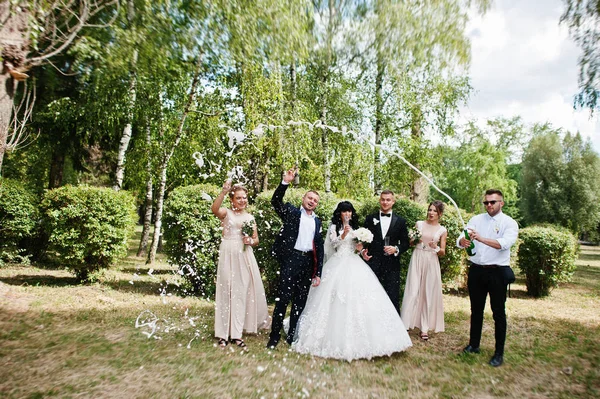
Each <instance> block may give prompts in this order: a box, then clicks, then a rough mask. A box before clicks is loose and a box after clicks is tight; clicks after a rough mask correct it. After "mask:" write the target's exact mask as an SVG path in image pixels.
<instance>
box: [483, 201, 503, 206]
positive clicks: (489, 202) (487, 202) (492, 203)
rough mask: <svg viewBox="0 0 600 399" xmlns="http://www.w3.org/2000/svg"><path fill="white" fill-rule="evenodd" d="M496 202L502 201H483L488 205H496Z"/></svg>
mask: <svg viewBox="0 0 600 399" xmlns="http://www.w3.org/2000/svg"><path fill="white" fill-rule="evenodd" d="M496 202H500V201H483V205H485V206H488V205H490V204H491V205H496Z"/></svg>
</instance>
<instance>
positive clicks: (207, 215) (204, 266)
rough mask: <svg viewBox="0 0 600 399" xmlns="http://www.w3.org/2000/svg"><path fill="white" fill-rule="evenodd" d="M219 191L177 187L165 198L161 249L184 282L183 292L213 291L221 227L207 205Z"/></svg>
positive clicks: (204, 293)
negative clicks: (176, 268) (185, 284)
mask: <svg viewBox="0 0 600 399" xmlns="http://www.w3.org/2000/svg"><path fill="white" fill-rule="evenodd" d="M219 192H221V188H220V187H217V186H214V185H210V184H198V185H193V186H186V187H178V188H176V189H175V190H173V191H172V192H171V193H170V194H169V197H168V198H167V200H166V201H165V214H164V217H163V222H164V233H163V234H164V235H163V238H164V246H163V250H164V252H165V253H166V254H167V259H168V262H169V263H171V264H173V265H175V266H177V267H178V269H179V273H180V274H181V275H182V276H183V277H184V278H185V279H186V281H187V282H188V284H189V285H188V286H187V287H184V291H190V292H191V293H193V294H200V295H202V296H205V297H213V296H214V293H215V279H216V269H217V263H218V259H219V244H220V242H221V236H222V228H221V221H220V220H219V219H218V218H217V217H215V216H214V215H213V214H212V212H211V210H210V207H211V205H212V202H213V199H214V198H215V197H216V196H217V195H218V194H219ZM228 203H229V200H228V199H226V200H225V201H224V202H223V206H228Z"/></svg>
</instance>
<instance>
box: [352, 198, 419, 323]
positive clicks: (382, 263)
mask: <svg viewBox="0 0 600 399" xmlns="http://www.w3.org/2000/svg"><path fill="white" fill-rule="evenodd" d="M394 203H396V199H395V198H394V193H393V192H392V191H390V190H383V191H382V192H381V195H380V196H379V207H380V209H379V212H377V213H374V214H372V215H369V216H367V218H366V219H365V227H366V228H367V229H369V230H370V231H371V233H373V242H371V244H370V245H369V249H368V252H367V251H365V250H363V252H362V254H363V258H364V259H365V261H367V263H368V264H369V266H370V267H371V269H372V270H373V272H374V273H375V275H376V276H377V278H379V281H380V282H381V285H382V286H383V289H384V290H385V292H386V293H387V294H388V296H389V297H390V300H391V301H392V303H393V304H394V307H395V308H396V310H397V311H398V314H400V258H399V256H400V255H401V254H402V253H404V252H405V251H406V250H407V249H408V247H409V239H408V229H407V228H406V220H404V219H403V218H401V217H400V216H398V215H395V214H393V212H392V207H393V206H394ZM386 241H387V242H386Z"/></svg>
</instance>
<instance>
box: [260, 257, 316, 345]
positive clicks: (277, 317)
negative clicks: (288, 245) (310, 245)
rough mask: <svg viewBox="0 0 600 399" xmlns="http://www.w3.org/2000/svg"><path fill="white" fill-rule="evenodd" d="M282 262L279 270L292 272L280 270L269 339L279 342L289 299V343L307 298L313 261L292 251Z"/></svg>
mask: <svg viewBox="0 0 600 399" xmlns="http://www.w3.org/2000/svg"><path fill="white" fill-rule="evenodd" d="M282 263H283V264H282V265H281V270H282V271H284V270H285V271H288V270H291V271H292V273H283V272H282V274H281V279H280V281H279V289H278V291H277V298H276V299H275V309H274V310H273V324H272V326H271V335H270V337H269V341H271V342H279V339H280V337H281V335H280V334H281V329H282V328H283V319H284V318H285V313H286V311H287V306H288V304H289V303H290V301H291V302H292V310H291V314H290V328H289V330H288V335H287V342H288V343H290V344H291V343H292V341H293V339H294V334H295V332H296V325H297V324H298V319H299V318H300V315H301V314H302V311H303V310H304V306H305V305H306V300H307V298H308V291H309V290H310V285H311V281H312V275H313V263H314V262H313V259H312V257H309V256H304V255H301V254H300V253H297V252H295V251H294V252H292V254H291V255H290V256H289V257H287V258H285V259H283V261H282Z"/></svg>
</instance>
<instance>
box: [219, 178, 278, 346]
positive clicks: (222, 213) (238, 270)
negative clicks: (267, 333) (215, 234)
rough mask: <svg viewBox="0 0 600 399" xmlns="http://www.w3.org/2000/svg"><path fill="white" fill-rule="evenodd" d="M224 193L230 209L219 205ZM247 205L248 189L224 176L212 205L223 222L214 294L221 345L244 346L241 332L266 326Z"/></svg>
mask: <svg viewBox="0 0 600 399" xmlns="http://www.w3.org/2000/svg"><path fill="white" fill-rule="evenodd" d="M226 194H229V200H230V202H231V209H228V208H224V207H221V205H222V204H223V200H224V198H225V195H226ZM247 206H248V190H247V189H246V188H245V187H242V186H233V187H232V186H231V180H227V181H226V182H225V184H223V190H221V193H220V194H219V195H218V196H217V198H215V201H214V202H213V204H212V207H211V210H212V212H213V214H214V215H215V216H216V217H218V218H219V219H221V225H222V226H223V239H222V241H221V246H220V247H219V263H218V266H217V286H216V298H215V337H216V338H217V339H218V345H219V347H221V348H225V347H226V346H227V344H228V342H229V339H231V342H232V343H233V344H235V345H237V346H238V347H240V348H241V349H243V350H246V349H247V346H246V343H245V342H244V340H243V339H242V332H244V331H245V332H247V333H256V332H257V331H258V329H262V328H268V327H269V313H268V309H267V299H266V296H265V289H264V287H263V283H262V279H261V277H260V271H259V270H258V264H257V263H256V258H255V257H254V250H253V247H255V246H256V245H258V242H259V240H258V231H257V229H256V223H255V222H254V217H253V216H252V215H251V214H249V213H248V212H246V207H247ZM245 223H251V224H252V225H253V228H252V233H251V234H244V232H243V225H244V224H245Z"/></svg>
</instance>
